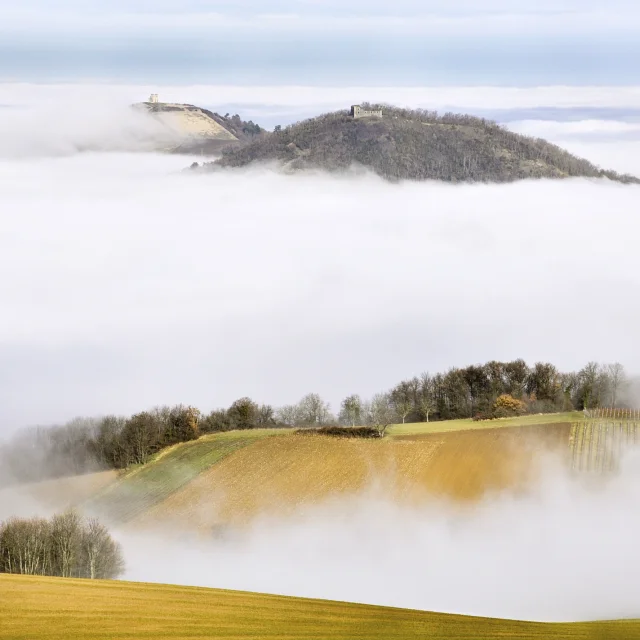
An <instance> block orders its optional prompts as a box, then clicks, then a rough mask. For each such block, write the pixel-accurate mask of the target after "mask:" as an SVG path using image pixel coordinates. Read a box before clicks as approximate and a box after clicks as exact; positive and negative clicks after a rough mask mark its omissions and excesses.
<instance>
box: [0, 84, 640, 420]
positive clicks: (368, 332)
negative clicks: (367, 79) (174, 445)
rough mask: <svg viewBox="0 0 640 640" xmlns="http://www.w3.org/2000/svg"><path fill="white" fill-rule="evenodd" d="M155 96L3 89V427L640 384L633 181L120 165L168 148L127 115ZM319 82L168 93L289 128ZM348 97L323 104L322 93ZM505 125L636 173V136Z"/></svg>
mask: <svg viewBox="0 0 640 640" xmlns="http://www.w3.org/2000/svg"><path fill="white" fill-rule="evenodd" d="M148 91H149V87H127V86H110V87H109V86H107V87H99V86H95V85H94V86H82V85H78V86H74V85H69V86H61V87H55V86H49V87H47V86H45V87H38V86H30V85H0V103H5V104H7V105H10V106H11V107H12V108H10V109H5V110H3V112H2V114H1V115H2V117H1V118H0V133H1V134H2V139H3V141H4V143H5V144H4V146H3V148H2V150H1V152H0V211H1V212H2V214H1V215H2V224H3V233H2V234H1V235H0V262H1V263H2V266H3V272H4V273H7V274H11V276H10V277H7V278H4V279H3V280H2V281H1V282H0V299H1V300H2V307H3V314H2V316H1V317H0V336H1V338H0V382H1V384H0V431H2V430H3V431H4V432H6V431H7V430H8V429H13V428H15V427H17V426H20V425H24V424H31V423H35V422H39V423H42V422H52V421H61V420H66V419H69V418H71V417H73V416H75V415H78V414H85V415H86V414H102V413H105V412H132V411H136V410H140V409H143V408H147V407H149V406H151V405H154V404H159V403H176V402H189V403H192V404H195V405H197V406H199V407H201V408H202V409H209V408H213V407H215V406H218V405H224V404H228V403H230V402H231V401H233V400H234V399H236V398H237V397H240V396H243V395H251V396H253V397H255V399H256V400H258V401H261V402H270V403H274V404H285V403H289V402H293V401H296V400H297V399H298V398H299V397H301V396H302V395H303V394H305V393H308V392H310V391H316V392H319V393H321V394H322V395H324V396H326V397H327V399H329V400H330V401H331V402H332V403H333V405H334V408H335V407H336V405H337V403H338V402H339V401H340V400H341V398H342V397H343V396H344V395H346V394H349V393H354V392H358V393H361V394H364V395H369V394H371V393H373V392H376V391H379V390H382V389H385V388H387V387H388V386H390V385H391V384H393V383H395V382H397V381H398V380H399V379H401V378H403V377H405V376H409V375H413V374H417V373H420V372H421V371H423V370H430V371H432V372H433V371H437V370H442V369H445V368H447V367H449V366H453V365H466V364H469V363H472V362H476V361H482V360H488V359H492V358H498V359H510V358H516V357H524V358H526V359H528V360H530V361H535V360H541V359H544V360H551V361H553V362H555V363H557V364H558V365H559V366H561V367H566V368H567V369H575V368H577V367H580V366H582V365H583V364H584V363H585V362H586V361H588V360H592V359H597V360H601V361H620V362H623V363H625V364H626V365H627V366H628V367H629V368H630V369H631V370H632V372H634V371H635V372H637V371H638V370H639V369H640V361H638V358H637V357H636V355H635V349H634V348H633V343H634V339H635V338H634V336H635V328H634V327H635V325H636V324H637V323H636V320H637V318H638V315H639V312H640V302H638V300H637V298H636V297H635V296H634V295H633V292H634V291H635V290H636V289H637V287H638V285H639V284H640V283H639V281H638V275H637V274H638V273H640V269H639V268H638V267H639V266H640V264H639V259H638V258H637V251H636V247H635V239H636V238H637V237H638V231H639V225H640V223H639V222H638V220H637V216H636V215H635V211H636V209H637V200H638V188H637V187H633V186H629V187H623V186H621V185H617V184H610V183H606V182H588V181H581V180H575V181H569V182H523V183H519V184H513V185H503V186H498V185H475V186H469V185H467V186H457V187H452V186H447V185H443V184H428V183H426V184H400V185H391V184H387V183H384V182H382V181H380V180H378V179H377V178H374V177H372V176H368V175H350V176H333V177H330V176H325V175H306V176H298V177H285V176H282V175H278V174H277V173H275V172H273V171H271V170H269V169H268V168H256V169H252V170H250V171H248V172H238V173H220V174H215V175H193V174H189V173H184V172H182V169H183V168H184V167H186V166H187V165H188V164H189V163H190V162H191V160H190V159H188V158H181V157H175V156H161V155H154V154H149V153H125V152H124V151H127V150H128V151H132V150H136V149H137V150H141V149H144V148H145V146H146V145H148V143H149V141H150V140H153V138H154V136H155V135H156V133H157V132H156V130H155V129H154V127H153V126H152V125H150V124H149V122H147V121H146V120H144V121H142V120H140V119H138V118H137V116H135V114H131V113H130V111H129V110H128V109H127V108H126V106H125V105H126V104H127V103H128V102H133V101H135V100H136V99H140V96H142V97H146V92H148ZM319 91H320V90H318V89H314V88H306V89H304V90H300V91H298V92H296V91H295V89H294V88H281V89H277V90H276V89H271V90H267V89H262V88H260V87H256V88H253V90H250V89H247V88H234V87H194V88H188V89H184V90H183V91H182V92H180V91H179V90H178V89H177V88H171V87H166V88H165V93H164V94H163V96H164V95H166V96H167V98H166V99H176V100H184V101H188V102H193V103H196V104H202V102H200V100H203V101H205V104H204V105H203V106H212V107H213V108H216V106H215V104H216V103H214V104H208V103H207V102H206V99H207V98H208V99H210V100H214V99H215V97H216V96H217V98H218V99H219V100H224V99H227V100H243V101H246V102H247V103H251V104H253V105H254V106H253V109H254V111H255V113H257V114H258V115H260V114H264V113H269V112H270V110H272V109H273V108H274V105H278V104H279V105H285V106H286V108H287V109H290V110H291V111H292V112H294V113H300V111H301V110H304V109H306V108H309V105H311V104H312V101H313V100H314V99H315V98H318V97H319V96H320V93H319ZM362 93H363V94H365V95H371V94H374V95H373V96H371V97H372V98H373V99H385V98H386V99H392V97H393V95H394V93H393V92H392V91H391V90H387V89H378V90H375V89H374V90H364V91H362ZM636 93H637V92H634V91H632V90H626V89H609V90H607V91H602V92H598V90H596V89H590V88H584V89H581V90H574V89H559V88H556V89H549V88H548V89H539V90H531V91H525V90H521V91H517V90H511V89H503V90H499V89H488V90H486V91H484V92H472V91H470V90H467V89H464V88H459V89H455V90H449V89H443V88H439V89H438V88H434V89H432V90H423V89H406V90H399V91H398V95H397V102H399V103H400V104H407V103H409V104H411V101H414V102H413V104H414V106H415V105H416V103H417V105H421V106H436V105H434V103H436V104H442V103H446V102H448V101H454V102H456V103H458V104H463V103H465V102H466V101H472V102H474V103H475V104H476V105H485V106H487V105H490V104H492V103H496V102H497V103H501V104H513V105H518V104H523V103H526V102H528V103H529V106H535V105H539V104H549V103H553V104H555V105H569V104H573V103H574V102H577V101H582V102H583V103H585V104H590V103H591V102H593V101H600V103H601V104H605V105H614V106H618V107H619V106H622V105H633V104H634V100H636ZM358 94H359V92H358V90H351V91H347V90H344V89H330V90H327V91H326V95H325V96H324V100H325V102H326V103H327V104H330V105H331V107H335V106H343V105H344V104H345V103H349V101H350V100H349V98H350V97H352V96H355V95H358ZM88 96H93V97H94V100H93V101H92V102H89V101H88V99H87V98H88ZM260 100H262V102H260ZM425 103H427V104H426V105H425ZM218 104H219V103H218ZM19 105H22V107H23V108H18V107H19ZM331 107H330V108H331ZM278 108H279V107H278ZM318 110H319V109H318ZM243 114H244V112H243ZM256 120H257V121H258V122H260V121H261V120H260V118H259V117H256ZM512 126H513V127H514V128H516V129H518V128H519V129H520V130H522V131H524V132H526V133H528V134H539V133H543V134H549V135H550V137H551V139H552V140H554V141H558V142H563V141H565V140H566V143H567V145H568V146H569V148H571V149H573V150H580V151H581V152H583V153H584V155H585V156H586V157H587V158H588V159H590V160H592V161H595V162H597V163H600V164H603V165H604V166H606V167H607V168H613V169H618V170H623V171H625V170H626V171H635V172H636V173H640V164H639V163H638V158H639V157H640V153H638V142H637V140H634V139H633V138H632V139H631V140H627V138H626V137H624V136H626V135H627V134H628V133H629V127H631V128H633V127H635V125H632V124H631V125H630V124H629V123H617V124H616V123H615V122H613V123H612V122H598V121H591V122H582V123H577V124H576V123H571V122H569V123H553V122H539V121H538V122H532V121H527V122H521V123H512ZM602 131H605V132H608V134H611V133H612V132H613V133H615V135H616V136H617V138H616V140H615V141H611V140H610V139H607V140H605V141H604V142H603V140H602V139H601V138H600V137H599V133H601V132H602ZM82 148H103V149H111V150H116V151H118V152H117V153H92V154H90V153H85V154H76V153H75V151H76V150H77V149H82Z"/></svg>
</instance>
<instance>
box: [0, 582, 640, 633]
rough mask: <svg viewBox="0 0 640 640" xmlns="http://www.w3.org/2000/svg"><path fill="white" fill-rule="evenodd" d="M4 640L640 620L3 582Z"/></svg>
mask: <svg viewBox="0 0 640 640" xmlns="http://www.w3.org/2000/svg"><path fill="white" fill-rule="evenodd" d="M0 620H1V621H2V624H0V638H6V639H11V640H27V639H28V640H31V639H33V638H47V639H48V640H70V639H71V640H73V639H76V640H80V639H82V640H112V639H113V638H119V639H120V640H136V639H142V638H145V639H150V638H180V639H181V640H191V639H194V640H195V639H196V638H226V639H227V640H233V639H235V638H238V639H239V638H258V637H260V638H274V639H275V638H278V639H279V640H294V639H295V640H303V639H305V638H309V639H312V638H313V639H317V638H335V639H336V640H337V639H343V640H346V639H355V638H362V639H363V640H364V639H365V638H366V639H368V640H375V639H377V638H380V639H381V640H382V639H383V638H384V639H385V640H394V639H397V640H400V639H403V640H404V639H408V638H433V639H434V640H438V639H441V640H445V639H462V638H466V639H468V640H472V639H474V638H477V639H480V638H483V639H488V638H518V639H519V640H534V639H540V640H541V639H543V638H544V639H545V640H547V639H558V640H560V639H564V640H591V639H593V640H596V639H602V638H612V639H613V638H625V639H626V640H634V639H636V638H640V623H639V622H638V621H633V620H627V621H615V622H595V623H574V624H545V623H539V622H519V621H512V620H496V619H492V618H475V617H468V616H460V615H449V614H443V613H429V612H424V611H412V610H406V609H393V608H390V607H374V606H368V605H359V604H349V603H344V602H332V601H327V600H309V599H303V598H289V597H284V596H270V595H262V594H256V593H244V592H240V591H222V590H217V589H202V588H195V587H178V586H169V585H158V584H143V583H133V582H117V581H113V582H106V581H99V580H73V579H70V578H41V577H30V576H12V575H0Z"/></svg>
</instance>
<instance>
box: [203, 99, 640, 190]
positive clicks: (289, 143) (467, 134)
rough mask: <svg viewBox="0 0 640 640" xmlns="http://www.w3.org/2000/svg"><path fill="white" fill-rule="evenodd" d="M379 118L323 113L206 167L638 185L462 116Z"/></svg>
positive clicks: (386, 112) (391, 112) (403, 112)
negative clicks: (360, 169)
mask: <svg viewBox="0 0 640 640" xmlns="http://www.w3.org/2000/svg"><path fill="white" fill-rule="evenodd" d="M363 108H365V109H368V110H372V109H382V110H383V116H382V117H381V118H380V117H375V116H372V117H359V118H354V117H353V116H352V115H351V113H350V112H348V111H337V112H334V113H327V114H324V115H321V116H318V117H316V118H311V119H310V120H305V121H303V122H299V123H297V124H294V125H291V126H288V127H286V128H284V129H282V130H279V131H275V132H274V133H272V134H269V135H265V136H262V137H260V138H258V139H255V140H253V141H252V142H249V143H248V144H246V145H242V146H236V147H233V148H227V149H225V150H224V151H223V154H222V157H221V158H219V159H218V160H216V161H215V162H213V163H209V164H206V165H205V167H206V168H207V169H217V168H220V167H245V166H248V165H253V164H257V163H274V162H275V163H277V164H279V165H281V166H282V168H284V169H285V170H287V171H302V170H323V171H329V172H338V171H344V170H346V169H349V168H350V167H352V166H362V167H366V168H367V169H370V170H371V171H373V172H375V173H376V174H378V175H379V176H381V177H383V178H386V179H388V180H403V179H404V180H442V181H446V182H512V181H515V180H523V179H527V178H569V177H585V178H609V179H610V180H615V181H618V182H624V183H636V184H640V180H638V179H637V178H635V177H633V176H622V175H619V174H618V173H616V172H614V171H605V170H602V169H600V168H599V167H596V166H595V165H593V164H592V163H590V162H588V161H587V160H584V159H581V158H578V157H576V156H574V155H572V154H570V153H569V152H567V151H565V150H563V149H561V148H560V147H558V146H556V145H553V144H551V143H549V142H547V141H545V140H542V139H540V138H531V137H527V136H523V135H520V134H516V133H513V132H511V131H508V130H507V129H505V128H504V127H501V126H499V125H498V124H496V123H495V122H492V121H488V120H484V119H482V118H477V117H474V116H470V115H458V114H451V113H448V114H445V115H443V116H439V115H438V114H437V113H436V112H432V111H424V110H409V109H400V108H397V107H390V106H380V105H363Z"/></svg>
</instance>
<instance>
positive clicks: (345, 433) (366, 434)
mask: <svg viewBox="0 0 640 640" xmlns="http://www.w3.org/2000/svg"><path fill="white" fill-rule="evenodd" d="M296 433H299V434H302V435H311V434H319V435H321V436H332V437H334V438H381V437H382V434H381V433H380V431H379V430H378V429H376V428H374V427H338V426H331V427H320V428H319V429H298V431H296Z"/></svg>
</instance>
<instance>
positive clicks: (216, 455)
mask: <svg viewBox="0 0 640 640" xmlns="http://www.w3.org/2000/svg"><path fill="white" fill-rule="evenodd" d="M277 433H278V430H277V429H268V430H267V429H254V430H250V431H230V432H228V433H219V434H213V435H208V436H203V437H202V438H200V439H198V440H193V441H191V442H184V443H181V444H178V445H176V446H174V447H171V448H170V449H165V450H163V451H162V452H160V453H159V454H158V455H157V456H156V458H155V459H153V460H151V461H150V462H149V463H147V464H146V465H144V466H140V467H133V468H132V469H130V470H129V471H127V472H126V473H124V474H123V475H122V476H121V477H120V478H119V479H118V480H117V481H116V482H112V483H110V484H109V485H107V486H106V487H105V488H104V489H103V490H101V491H98V492H97V493H95V494H94V495H92V496H91V497H90V498H89V499H88V500H87V501H85V502H83V503H81V504H80V505H79V506H81V507H82V508H83V509H85V510H87V511H89V512H91V513H96V514H98V515H100V516H101V517H102V518H104V519H105V520H106V521H107V522H111V523H116V524H121V523H124V522H128V521H129V520H131V519H133V518H135V517H136V516H138V515H140V514H142V513H144V512H146V511H147V510H148V509H150V508H152V507H153V506H154V505H156V504H158V503H159V502H162V501H163V500H165V499H167V498H168V497H169V496H171V494H172V493H174V492H175V491H178V490H179V489H181V488H182V487H184V486H186V485H188V484H189V483H190V482H192V481H193V480H194V479H195V478H197V477H198V476H199V475H200V474H201V473H203V472H204V471H206V470H207V469H208V468H209V467H211V466H212V465H214V464H216V463H218V462H220V461H221V460H223V459H224V458H225V457H226V456H228V455H230V454H232V453H233V452H234V451H237V450H238V449H241V448H243V447H246V446H247V445H249V444H251V443H252V442H253V441H255V440H256V439H261V438H268V437H271V436H274V435H276V434H277Z"/></svg>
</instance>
